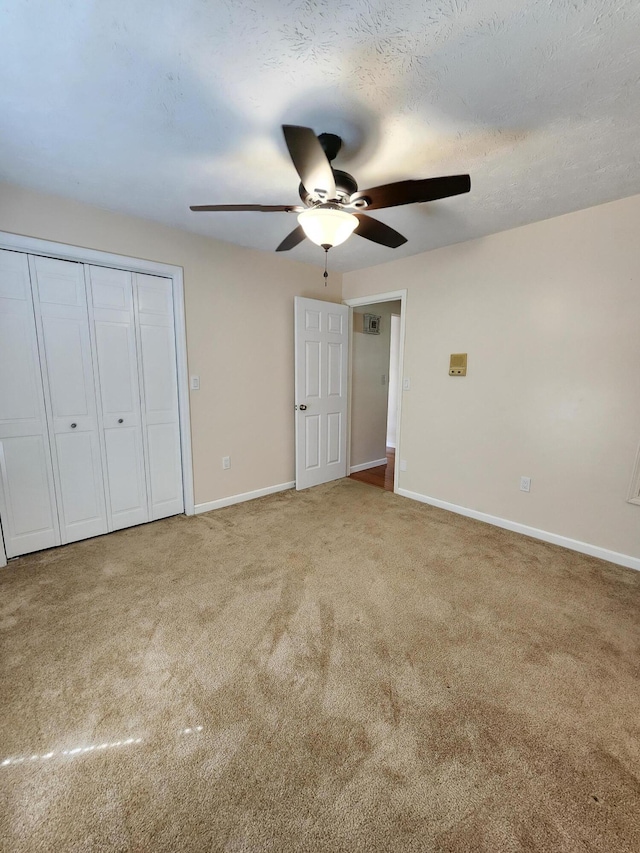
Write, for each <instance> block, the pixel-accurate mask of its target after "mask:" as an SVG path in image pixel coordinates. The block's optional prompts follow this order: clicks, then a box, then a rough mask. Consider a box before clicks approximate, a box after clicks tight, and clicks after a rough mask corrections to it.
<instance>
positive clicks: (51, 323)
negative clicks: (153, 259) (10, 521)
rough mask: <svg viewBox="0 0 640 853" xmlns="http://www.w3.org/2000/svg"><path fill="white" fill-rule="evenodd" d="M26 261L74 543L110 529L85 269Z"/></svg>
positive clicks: (65, 518) (66, 522)
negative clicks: (103, 473)
mask: <svg viewBox="0 0 640 853" xmlns="http://www.w3.org/2000/svg"><path fill="white" fill-rule="evenodd" d="M30 263H31V270H32V277H33V279H34V281H35V284H36V288H35V289H34V297H35V307H36V315H37V317H39V325H40V328H39V337H40V341H41V351H42V355H43V372H44V374H45V375H46V379H47V381H46V382H45V398H48V405H49V409H50V413H51V423H52V427H53V434H54V441H53V448H52V449H53V462H54V470H56V471H57V476H56V478H55V479H56V493H57V499H58V512H59V515H60V519H61V528H62V529H61V535H62V541H63V542H75V541H76V540H78V539H85V538H87V537H89V536H97V535H99V534H101V533H106V532H107V529H108V525H107V516H106V507H105V501H104V483H103V477H102V458H101V452H100V438H99V432H98V416H97V410H96V402H95V385H94V378H93V361H92V355H91V341H90V336H89V316H88V311H87V300H86V290H85V283H84V272H83V268H82V265H81V264H77V263H73V262H71V261H59V260H54V259H52V258H40V257H37V258H31V260H30Z"/></svg>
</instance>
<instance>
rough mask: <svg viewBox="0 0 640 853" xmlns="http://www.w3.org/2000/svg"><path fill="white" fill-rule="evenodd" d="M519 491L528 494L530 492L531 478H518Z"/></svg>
mask: <svg viewBox="0 0 640 853" xmlns="http://www.w3.org/2000/svg"><path fill="white" fill-rule="evenodd" d="M520 491H521V492H530V491H531V477H520Z"/></svg>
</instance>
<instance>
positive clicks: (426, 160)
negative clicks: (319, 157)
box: [0, 0, 640, 270]
mask: <svg viewBox="0 0 640 853" xmlns="http://www.w3.org/2000/svg"><path fill="white" fill-rule="evenodd" d="M2 10H3V11H2V25H1V26H0V179H3V180H6V181H9V182H12V183H16V184H22V185H25V186H28V187H32V188H36V189H41V190H43V191H46V192H51V193H57V194H60V195H63V196H69V197H72V198H76V199H79V200H81V201H86V202H90V203H92V204H97V205H99V206H101V207H105V208H109V209H112V210H117V211H122V212H126V213H131V214H135V215H138V216H142V217H146V218H149V219H154V220H157V221H160V222H163V223H166V224H169V225H174V226H177V227H179V228H184V229H187V230H190V231H194V232H197V233H200V234H206V235H211V236H213V237H217V238H220V239H223V240H228V241H231V242H233V243H237V244H240V245H243V246H253V247H255V248H260V249H274V248H275V247H276V246H277V245H278V243H279V242H280V241H281V239H282V238H283V237H284V236H285V235H286V234H287V233H288V232H289V231H291V230H292V229H293V228H294V227H295V225H296V224H297V223H296V221H295V217H294V215H293V214H286V213H282V214H280V213H278V214H260V213H236V214H234V213H192V212H190V211H189V205H190V204H217V203H236V204H241V203H260V204H290V203H295V202H296V201H297V200H298V195H297V187H298V178H297V175H296V173H295V171H294V169H293V166H292V164H291V162H290V160H289V158H288V155H287V152H286V148H285V145H284V141H283V138H282V132H281V130H280V125H281V124H283V123H289V124H302V125H308V126H310V127H313V129H314V130H315V131H316V132H317V133H321V132H323V131H326V132H332V133H338V134H339V135H341V136H342V137H343V139H344V147H343V152H342V153H341V155H340V156H339V158H338V160H337V161H336V163H335V165H336V167H338V168H343V169H345V170H346V171H348V172H351V173H352V174H354V176H355V177H356V179H357V181H358V183H359V185H360V187H361V188H366V187H368V186H374V185H376V184H380V183H385V182H388V181H392V180H401V179H406V178H424V177H431V176H436V175H446V174H453V173H458V172H468V173H470V175H471V181H472V189H471V193H470V194H468V195H463V196H458V197H456V198H453V199H448V200H446V201H439V202H432V203H430V204H425V205H411V206H408V207H403V208H394V209H391V210H388V211H376V213H375V214H372V215H375V216H377V217H378V218H379V219H382V220H384V221H385V222H387V223H388V224H389V225H391V226H393V227H394V228H396V229H397V230H399V231H401V232H402V233H403V234H405V235H406V236H407V237H408V241H409V242H408V243H407V244H406V245H404V246H402V247H401V248H400V249H395V250H394V249H386V248H382V247H379V246H376V245H374V244H373V243H370V242H368V241H366V240H363V239H361V238H359V237H355V236H354V237H352V238H351V239H350V240H349V241H348V242H347V243H346V244H344V245H343V246H340V247H337V248H336V249H334V250H333V251H332V252H331V256H330V259H331V265H332V267H333V268H334V269H342V270H351V269H356V268H361V267H366V266H370V265H372V264H377V263H381V262H384V261H387V260H390V259H392V258H395V257H401V256H402V255H408V254H416V253H418V252H423V251H425V250H427V249H430V248H433V247H436V246H442V245H446V244H449V243H455V242H459V241H462V240H467V239H470V238H472V237H478V236H481V235H485V234H489V233H492V232H496V231H501V230H504V229H506V228H512V227H514V226H516V225H521V224H525V223H528V222H533V221H535V220H539V219H546V218H548V217H550V216H556V215H558V214H561V213H566V212H569V211H573V210H577V209H580V208H584V207H589V206H591V205H594V204H598V203H601V202H605V201H610V200H612V199H617V198H622V197H624V196H628V195H632V194H634V193H638V192H640V168H639V166H640V146H639V145H638V127H637V119H638V116H639V115H640V85H639V80H640V52H639V47H638V46H639V44H640V38H639V35H640V3H639V2H638V0H633V1H632V0H616V2H613V0H529V2H524V1H523V0H393V2H381V1H379V0H344V1H343V0H135V2H132V0H4V3H3V4H2ZM0 203H1V200H0ZM323 254H324V253H323V252H322V250H321V249H319V248H318V247H316V246H313V245H312V244H310V243H309V242H308V241H305V242H304V243H303V244H301V245H300V246H299V247H297V248H296V249H293V250H292V251H291V252H290V253H289V255H288V256H289V257H291V258H296V259H298V260H303V261H308V262H311V263H318V264H322V263H323V262H324V257H323Z"/></svg>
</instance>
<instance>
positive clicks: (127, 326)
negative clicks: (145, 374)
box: [95, 309, 138, 415]
mask: <svg viewBox="0 0 640 853" xmlns="http://www.w3.org/2000/svg"><path fill="white" fill-rule="evenodd" d="M99 310H100V309H96V311H99ZM95 327H96V346H97V350H98V365H99V368H100V367H101V369H100V396H101V398H102V411H103V414H105V415H108V414H119V413H121V412H131V411H132V410H133V407H134V395H135V396H136V397H138V388H137V384H136V385H134V383H133V381H132V378H135V375H136V365H135V364H133V365H132V364H131V358H132V356H133V357H134V358H135V352H136V350H135V341H134V339H133V334H134V330H133V323H126V322H122V323H114V322H111V323H109V322H100V321H99V320H96V321H95Z"/></svg>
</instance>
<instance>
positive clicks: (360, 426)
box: [350, 302, 400, 467]
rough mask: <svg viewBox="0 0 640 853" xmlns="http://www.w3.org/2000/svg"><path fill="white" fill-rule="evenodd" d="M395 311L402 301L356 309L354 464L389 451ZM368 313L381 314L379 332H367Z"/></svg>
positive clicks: (352, 420)
mask: <svg viewBox="0 0 640 853" xmlns="http://www.w3.org/2000/svg"><path fill="white" fill-rule="evenodd" d="M392 313H395V314H398V313H400V302H379V303H377V304H375V303H374V304H372V305H367V306H358V307H357V308H354V309H353V337H352V345H351V356H352V360H351V366H352V368H351V459H350V464H351V467H353V466H355V465H364V464H365V463H366V462H373V461H375V460H380V459H384V458H385V455H386V443H387V397H388V392H389V385H388V382H389V344H390V338H391V334H390V333H391V314H392ZM364 314H379V315H380V317H381V324H380V334H379V335H365V334H364V333H363V331H362V320H363V315H364ZM383 374H384V376H385V382H384V384H383V383H382V376H383Z"/></svg>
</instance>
